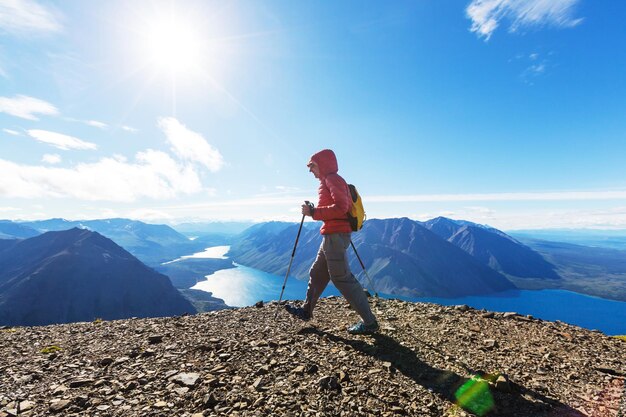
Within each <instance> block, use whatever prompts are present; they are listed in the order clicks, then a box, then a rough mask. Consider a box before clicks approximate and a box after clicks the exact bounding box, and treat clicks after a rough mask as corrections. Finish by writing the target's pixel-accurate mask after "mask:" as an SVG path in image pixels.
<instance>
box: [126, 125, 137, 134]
mask: <svg viewBox="0 0 626 417" xmlns="http://www.w3.org/2000/svg"><path fill="white" fill-rule="evenodd" d="M122 130H125V131H127V132H130V133H137V132H139V129H135V128H134V127H130V126H122Z"/></svg>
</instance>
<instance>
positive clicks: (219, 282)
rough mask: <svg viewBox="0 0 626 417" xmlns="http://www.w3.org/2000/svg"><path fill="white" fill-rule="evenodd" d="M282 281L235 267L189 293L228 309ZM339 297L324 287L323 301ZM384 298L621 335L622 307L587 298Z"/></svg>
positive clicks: (625, 318)
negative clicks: (220, 301)
mask: <svg viewBox="0 0 626 417" xmlns="http://www.w3.org/2000/svg"><path fill="white" fill-rule="evenodd" d="M284 278H285V277H284V276H282V277H281V276H278V275H274V274H268V273H266V272H263V271H259V270H257V269H254V268H249V267H245V266H242V265H237V266H236V268H231V269H223V270H220V271H217V272H215V273H214V274H211V275H207V279H206V281H202V282H199V283H198V284H196V285H195V286H194V287H193V288H194V289H198V290H203V291H209V292H211V293H213V295H214V296H215V297H218V298H221V299H223V300H224V302H225V303H226V304H228V305H230V306H233V307H243V306H250V305H253V304H254V303H256V302H257V301H260V300H263V301H272V300H278V297H279V296H280V291H281V288H282V285H283V281H284ZM306 288H307V283H306V282H304V281H300V280H298V279H295V278H293V277H289V279H288V280H287V285H286V288H285V293H284V295H283V300H302V299H303V298H304V296H305V294H306ZM329 295H340V294H339V291H337V289H336V288H335V287H334V286H333V285H332V284H329V285H328V287H327V288H326V291H325V292H324V294H323V295H322V296H323V297H326V296H329ZM380 295H381V297H384V298H399V299H402V300H406V301H420V302H429V303H437V304H443V305H457V304H467V305H469V306H471V307H474V308H477V309H482V308H484V309H486V310H490V311H499V312H508V311H513V312H516V313H519V314H524V315H526V314H530V315H532V316H534V317H537V318H540V319H544V320H551V321H554V320H560V321H562V322H565V323H569V324H574V325H577V326H580V327H584V328H587V329H597V330H601V331H602V332H604V333H605V334H608V335H617V334H620V335H626V302H621V301H613V300H606V299H603V298H598V297H590V296H587V295H582V294H578V293H575V292H571V291H563V290H539V291H529V290H512V291H506V292H501V293H498V294H496V295H490V296H481V297H479V296H471V297H462V298H438V297H402V296H395V295H385V294H380Z"/></svg>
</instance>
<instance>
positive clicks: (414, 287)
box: [229, 218, 515, 297]
mask: <svg viewBox="0 0 626 417" xmlns="http://www.w3.org/2000/svg"><path fill="white" fill-rule="evenodd" d="M297 232H298V225H296V224H289V223H276V222H271V223H264V224H260V225H256V226H253V227H251V228H249V229H248V230H246V232H244V233H243V234H242V235H241V236H239V237H237V239H236V240H235V243H233V245H232V246H231V248H230V252H229V255H230V256H231V258H232V259H233V260H234V261H235V262H237V263H240V264H242V265H246V266H250V267H253V268H257V269H260V270H262V271H266V272H270V273H274V274H278V275H280V274H284V273H285V271H286V269H287V265H288V263H289V258H290V257H291V251H292V249H293V242H294V240H295V236H296V235H297ZM353 241H354V244H355V246H356V247H357V250H358V251H359V254H360V256H361V258H362V260H363V262H364V263H365V266H366V268H367V269H368V271H369V274H370V276H371V277H372V279H373V280H374V281H375V282H376V284H375V285H376V288H375V290H376V291H378V292H383V293H388V294H397V295H406V296H439V297H460V296H464V295H477V294H490V293H494V292H498V291H504V290H508V289H512V288H515V287H514V285H513V284H512V283H511V282H509V281H508V280H507V279H506V278H505V277H504V276H503V275H502V274H500V273H498V272H497V271H494V270H493V269H491V268H489V267H488V266H486V265H484V264H482V263H481V262H479V261H478V260H477V259H475V258H474V257H472V256H470V255H469V254H467V253H466V252H464V251H462V250H461V249H459V248H457V247H456V246H454V245H453V244H451V243H449V242H447V241H446V240H444V239H442V238H441V237H439V236H437V235H436V234H435V233H433V232H431V231H430V230H428V229H426V228H425V227H423V226H422V225H421V224H420V223H419V222H416V221H413V220H410V219H407V218H402V219H385V220H379V219H372V220H368V221H367V222H366V223H365V224H364V226H363V229H362V230H361V231H360V232H359V233H356V234H354V235H353ZM320 242H321V236H320V234H319V223H317V224H316V223H312V224H311V225H307V227H305V228H303V230H302V234H301V236H300V241H299V243H298V248H297V251H296V257H295V260H294V264H293V267H292V275H293V276H296V277H298V278H300V279H307V277H308V271H309V268H310V266H311V264H312V262H313V260H314V259H315V256H316V254H317V251H318V249H319V245H320ZM348 256H349V260H350V267H351V268H352V271H353V272H354V274H355V275H356V274H358V273H359V272H360V271H361V266H360V265H359V263H358V261H357V259H356V257H355V256H354V253H353V251H352V249H350V248H349V249H348ZM361 278H362V279H363V277H361Z"/></svg>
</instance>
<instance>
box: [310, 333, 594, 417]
mask: <svg viewBox="0 0 626 417" xmlns="http://www.w3.org/2000/svg"><path fill="white" fill-rule="evenodd" d="M298 333H299V334H301V335H307V334H315V335H317V336H324V337H326V338H327V339H328V340H330V341H332V342H334V343H338V344H344V345H348V346H350V347H352V348H353V349H355V350H357V351H359V352H361V353H362V354H365V355H369V356H372V357H373V358H375V359H377V360H380V361H382V362H389V363H391V367H392V369H395V370H397V371H398V372H401V373H402V374H403V375H405V376H406V377H408V378H410V379H412V380H413V381H414V382H415V383H416V384H419V385H421V386H422V387H424V388H426V389H428V390H430V391H432V392H433V393H435V394H437V395H438V396H439V397H441V398H443V399H445V400H447V401H449V402H451V403H454V404H457V405H458V406H460V407H461V408H463V409H465V410H466V411H468V412H471V413H473V414H475V415H478V416H507V417H513V416H520V417H521V416H524V417H528V416H537V417H540V416H544V417H548V416H549V417H585V415H584V414H582V413H580V412H579V411H577V410H575V409H573V408H571V407H569V406H568V405H566V404H563V403H562V402H560V401H558V400H555V399H552V398H548V397H546V396H544V395H542V394H539V393H537V392H535V391H533V390H530V389H528V388H525V387H523V386H520V385H517V384H513V383H511V384H510V388H511V389H510V391H511V392H508V393H505V392H499V391H496V390H495V389H493V386H492V385H490V384H488V383H487V382H486V381H485V380H484V379H482V378H466V377H463V376H461V375H458V374H456V373H455V372H452V371H448V370H443V369H437V368H434V367H432V366H430V365H428V364H427V363H425V362H423V361H422V360H421V359H420V358H419V357H418V355H417V353H416V352H415V351H413V350H412V349H410V348H408V347H406V346H404V345H402V344H400V343H398V342H397V341H396V340H394V339H393V338H391V337H389V336H387V335H384V334H379V333H377V334H374V335H372V336H371V340H372V343H369V342H367V341H364V340H360V339H346V338H344V337H341V336H338V335H335V334H333V333H329V332H327V331H325V330H320V329H317V328H315V327H305V328H303V329H301V330H300V331H299V332H298ZM466 369H467V371H468V373H469V374H472V375H481V371H479V370H472V369H469V368H467V367H466ZM481 376H482V375H481Z"/></svg>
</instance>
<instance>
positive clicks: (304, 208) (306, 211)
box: [302, 204, 313, 216]
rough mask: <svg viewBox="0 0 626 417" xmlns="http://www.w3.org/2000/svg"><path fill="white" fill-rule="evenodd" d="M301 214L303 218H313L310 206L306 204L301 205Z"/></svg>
mask: <svg viewBox="0 0 626 417" xmlns="http://www.w3.org/2000/svg"><path fill="white" fill-rule="evenodd" d="M302 214H303V215H305V216H313V210H311V206H310V205H308V204H303V205H302Z"/></svg>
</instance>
